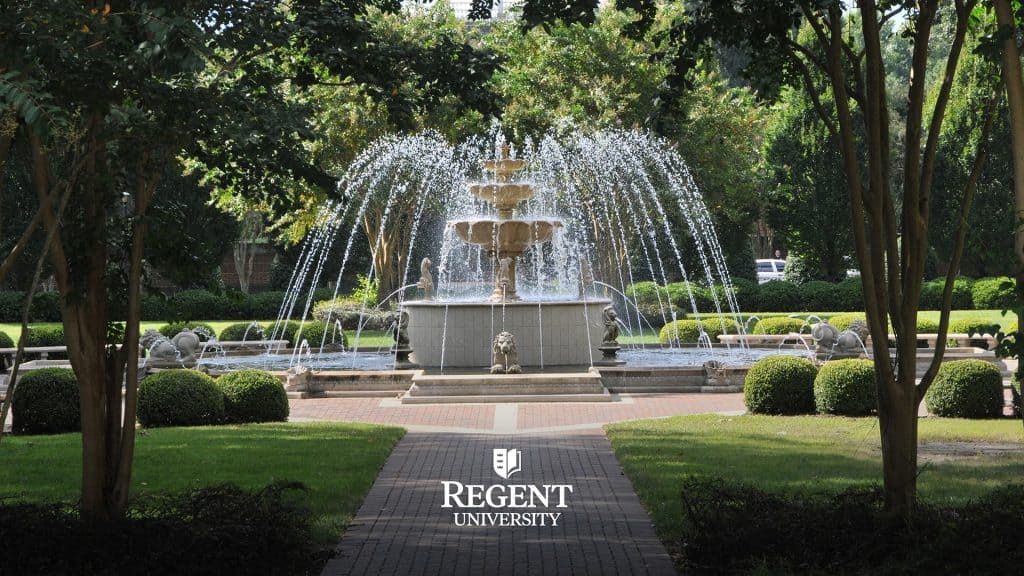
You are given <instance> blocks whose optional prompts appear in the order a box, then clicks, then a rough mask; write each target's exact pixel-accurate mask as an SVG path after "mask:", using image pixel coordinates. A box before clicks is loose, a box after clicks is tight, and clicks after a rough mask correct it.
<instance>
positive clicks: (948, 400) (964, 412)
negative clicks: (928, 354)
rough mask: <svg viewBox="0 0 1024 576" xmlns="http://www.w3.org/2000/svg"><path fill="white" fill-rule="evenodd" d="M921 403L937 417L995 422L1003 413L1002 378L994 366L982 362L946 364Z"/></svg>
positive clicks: (967, 361)
mask: <svg viewBox="0 0 1024 576" xmlns="http://www.w3.org/2000/svg"><path fill="white" fill-rule="evenodd" d="M924 400H925V405H926V406H927V407H928V411H929V412H931V413H932V414H935V415H936V416H947V417H951V418H998V417H999V416H1001V415H1002V413H1003V402H1004V400H1003V378H1002V375H1001V374H1000V373H999V368H998V367H997V366H996V365H995V364H992V363H991V362H986V361H984V360H957V361H955V362H946V363H944V364H942V366H941V367H939V373H938V375H936V377H935V381H934V382H933V383H932V385H931V387H930V388H928V392H927V393H926V394H925V397H924Z"/></svg>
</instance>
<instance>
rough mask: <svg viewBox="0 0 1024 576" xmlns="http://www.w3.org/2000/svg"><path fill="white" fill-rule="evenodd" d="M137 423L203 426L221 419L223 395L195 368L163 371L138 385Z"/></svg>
mask: <svg viewBox="0 0 1024 576" xmlns="http://www.w3.org/2000/svg"><path fill="white" fill-rule="evenodd" d="M138 415H139V423H140V424H142V425H143V426H146V427H153V426H204V425H208V424H217V423H218V422H220V421H221V420H223V419H224V394H223V393H222V392H221V391H220V388H218V387H217V385H216V384H215V383H214V381H213V378H210V377H209V376H208V375H206V374H203V373H202V372H198V371H196V370H186V369H175V370H163V371H161V372H156V373H154V374H150V375H149V376H146V379H145V380H143V381H142V384H140V385H139V408H138Z"/></svg>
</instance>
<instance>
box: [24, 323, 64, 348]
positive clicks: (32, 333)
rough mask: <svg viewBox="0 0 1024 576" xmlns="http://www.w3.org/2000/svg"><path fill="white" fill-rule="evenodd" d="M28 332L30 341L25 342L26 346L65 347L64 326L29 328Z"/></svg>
mask: <svg viewBox="0 0 1024 576" xmlns="http://www.w3.org/2000/svg"><path fill="white" fill-rule="evenodd" d="M28 330H29V331H28V340H26V341H25V346H30V347H36V346H63V345H64V327H63V326H60V325H58V326H29V329H28Z"/></svg>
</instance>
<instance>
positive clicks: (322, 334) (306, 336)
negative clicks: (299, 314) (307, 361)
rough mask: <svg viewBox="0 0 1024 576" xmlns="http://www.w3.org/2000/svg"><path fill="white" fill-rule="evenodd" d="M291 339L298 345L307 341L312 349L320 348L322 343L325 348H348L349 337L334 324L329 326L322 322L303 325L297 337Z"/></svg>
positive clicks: (316, 321)
mask: <svg viewBox="0 0 1024 576" xmlns="http://www.w3.org/2000/svg"><path fill="white" fill-rule="evenodd" d="M289 339H290V340H294V342H295V343H296V345H298V343H300V342H302V341H303V340H306V341H307V342H308V343H309V345H310V347H311V348H320V345H321V343H322V344H323V347H324V348H338V347H344V346H348V337H347V336H346V335H345V332H344V330H339V329H338V327H337V325H336V324H335V323H333V322H332V323H331V324H330V325H327V324H324V323H323V322H321V321H320V320H314V321H312V322H306V323H305V324H303V325H302V331H301V332H299V334H298V335H297V336H296V337H294V338H289Z"/></svg>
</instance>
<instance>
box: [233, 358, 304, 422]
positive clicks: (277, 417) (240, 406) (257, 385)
mask: <svg viewBox="0 0 1024 576" xmlns="http://www.w3.org/2000/svg"><path fill="white" fill-rule="evenodd" d="M216 382H217V387H218V388H220V390H221V392H223V393H224V417H225V419H226V420H227V421H228V422H232V423H246V422H285V421H287V420H288V394H287V393H286V392H285V390H284V385H283V384H282V383H281V381H280V380H278V379H277V377H276V376H274V375H273V374H270V373H268V372H264V371H262V370H239V371H238V372H232V373H230V374H225V375H224V376H221V377H220V378H218V379H217V381H216Z"/></svg>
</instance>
